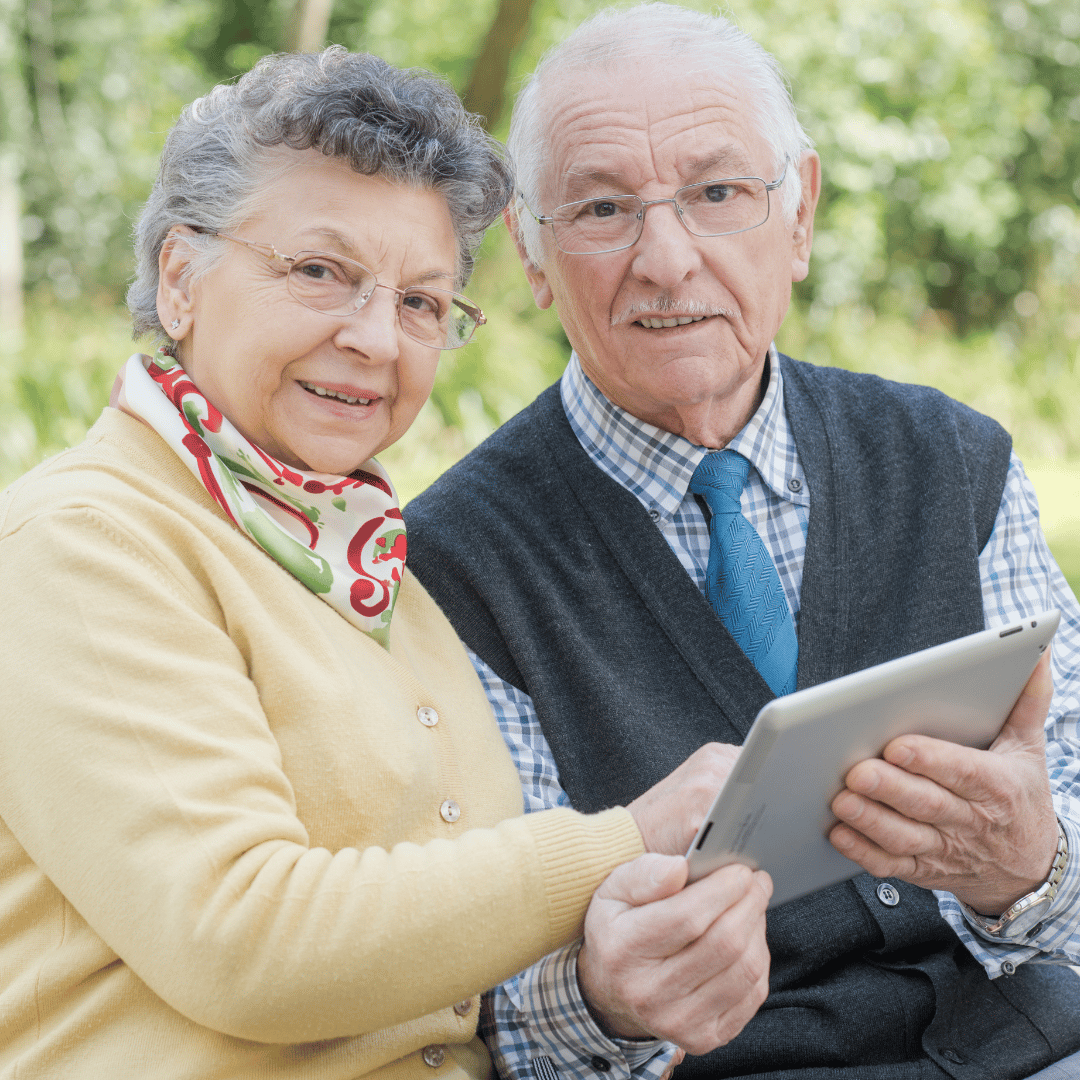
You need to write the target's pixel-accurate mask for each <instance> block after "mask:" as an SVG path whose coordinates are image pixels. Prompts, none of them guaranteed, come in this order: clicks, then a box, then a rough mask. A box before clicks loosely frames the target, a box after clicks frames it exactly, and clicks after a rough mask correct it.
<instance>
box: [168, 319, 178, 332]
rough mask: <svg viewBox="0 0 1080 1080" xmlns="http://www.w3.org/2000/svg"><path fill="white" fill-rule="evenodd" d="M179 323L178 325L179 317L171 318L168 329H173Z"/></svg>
mask: <svg viewBox="0 0 1080 1080" xmlns="http://www.w3.org/2000/svg"><path fill="white" fill-rule="evenodd" d="M179 325H180V320H179V319H173V321H172V323H171V325H170V326H169V329H170V330H175V329H176V328H177V327H178V326H179Z"/></svg>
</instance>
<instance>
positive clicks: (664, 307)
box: [611, 293, 736, 326]
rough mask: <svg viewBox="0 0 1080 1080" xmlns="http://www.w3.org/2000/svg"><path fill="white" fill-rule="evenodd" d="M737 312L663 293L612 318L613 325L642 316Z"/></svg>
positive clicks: (731, 314) (619, 324) (668, 316)
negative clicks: (677, 298) (675, 297)
mask: <svg viewBox="0 0 1080 1080" xmlns="http://www.w3.org/2000/svg"><path fill="white" fill-rule="evenodd" d="M735 314H736V312H734V311H732V310H731V309H730V308H725V307H720V306H719V305H717V304H706V303H703V302H702V301H700V300H675V299H673V298H672V297H670V296H668V295H666V294H665V293H661V294H660V295H659V296H657V297H656V298H655V299H653V300H639V301H637V302H636V303H634V304H631V305H630V306H629V307H627V308H624V309H623V310H622V311H620V312H619V313H618V314H617V315H614V316H613V317H612V319H611V325H612V326H621V325H622V324H623V323H628V322H633V321H634V320H635V319H639V318H641V316H643V315H644V316H648V317H652V318H661V319H663V318H677V317H678V316H680V315H686V316H689V317H692V318H696V317H697V316H709V315H724V316H726V317H728V318H732V317H733V316H734V315H735Z"/></svg>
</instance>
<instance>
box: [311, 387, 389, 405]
mask: <svg viewBox="0 0 1080 1080" xmlns="http://www.w3.org/2000/svg"><path fill="white" fill-rule="evenodd" d="M300 385H301V386H302V387H303V388H304V389H305V390H310V391H311V392H312V393H313V394H318V395H319V397H328V398H334V399H335V400H337V401H344V402H345V404H346V405H370V404H371V403H372V402H373V401H374V400H375V399H374V398H360V397H349V396H348V395H347V394H338V393H336V392H335V391H333V390H327V389H326V387H324V386H316V385H315V384H314V383H309V382H301V383H300Z"/></svg>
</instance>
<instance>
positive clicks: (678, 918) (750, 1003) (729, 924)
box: [578, 855, 772, 1054]
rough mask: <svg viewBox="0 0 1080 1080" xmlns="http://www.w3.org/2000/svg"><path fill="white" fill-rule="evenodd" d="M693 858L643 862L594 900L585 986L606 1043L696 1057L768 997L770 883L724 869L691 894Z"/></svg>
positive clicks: (617, 874)
mask: <svg viewBox="0 0 1080 1080" xmlns="http://www.w3.org/2000/svg"><path fill="white" fill-rule="evenodd" d="M686 875H687V863H686V860H685V859H682V858H674V857H671V856H663V855H642V856H641V857H640V858H638V859H635V860H634V861H633V862H629V863H625V864H624V865H622V866H620V867H618V868H617V869H616V870H614V871H613V872H612V873H611V875H610V876H609V877H608V878H607V880H606V881H604V882H603V883H602V884H601V886H600V887H599V888H598V889H597V890H596V893H595V894H594V895H593V898H592V903H591V904H590V905H589V910H588V913H587V914H586V916H585V943H584V945H582V947H581V952H580V953H579V954H578V983H579V984H580V986H581V991H582V994H583V996H584V997H585V1000H586V1002H587V1003H588V1005H589V1009H590V1012H592V1014H593V1017H594V1019H596V1021H597V1023H599V1025H600V1026H601V1028H603V1029H604V1031H605V1032H606V1033H607V1034H608V1035H614V1036H617V1037H622V1038H639V1037H648V1036H653V1037H655V1038H660V1039H669V1040H670V1041H672V1042H674V1043H676V1044H677V1045H678V1046H680V1047H682V1048H683V1049H685V1050H687V1051H689V1052H690V1053H691V1054H704V1053H708V1051H710V1050H713V1049H715V1048H716V1047H717V1046H723V1045H724V1044H725V1043H728V1042H730V1041H731V1040H732V1039H734V1038H735V1036H736V1035H738V1034H739V1032H740V1031H742V1029H743V1027H744V1026H745V1025H746V1023H747V1021H749V1020H750V1018H751V1017H752V1016H753V1015H754V1014H755V1013H756V1012H757V1010H758V1009H759V1008H760V1006H761V1003H762V1002H763V1001H764V1000H765V998H766V995H767V994H768V992H769V951H768V947H767V946H766V944H765V909H766V907H767V906H768V903H769V898H770V897H771V896H772V880H771V879H770V878H769V876H768V874H766V873H764V872H763V871H760V870H759V871H752V870H750V869H749V868H748V867H746V866H740V865H733V866H725V867H722V868H721V869H719V870H716V871H714V872H713V873H712V874H710V875H709V876H708V877H705V878H702V879H701V880H700V881H696V882H694V884H693V885H688V886H686V888H683V886H684V885H685V884H686Z"/></svg>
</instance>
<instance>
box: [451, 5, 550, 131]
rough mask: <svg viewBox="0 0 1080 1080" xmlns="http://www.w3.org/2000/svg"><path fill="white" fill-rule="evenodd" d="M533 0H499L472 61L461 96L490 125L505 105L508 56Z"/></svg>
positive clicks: (526, 23)
mask: <svg viewBox="0 0 1080 1080" xmlns="http://www.w3.org/2000/svg"><path fill="white" fill-rule="evenodd" d="M533 5H534V0H499V7H498V10H497V11H496V12H495V18H494V19H492V21H491V26H490V27H489V28H488V32H487V37H486V38H485V39H484V47H483V48H482V49H481V50H480V55H479V56H478V57H477V58H476V63H474V64H473V69H472V74H471V75H470V76H469V85H468V86H467V87H466V88H465V93H464V94H463V95H462V100H463V101H464V102H465V108H466V109H468V110H469V112H474V113H479V114H480V115H481V116H482V117H484V119H485V120H486V121H487V126H488V129H489V130H490V129H491V128H493V127H494V126H495V125H496V124H497V123H498V122H499V118H500V117H501V116H502V112H503V108H504V107H505V105H506V79H507V76H508V75H509V74H510V60H511V58H512V57H513V55H514V52H515V51H516V50H517V47H518V46H519V45H520V44H521V43H522V41H523V40H524V39H525V32H526V31H527V30H528V29H529V17H530V16H531V15H532V9H533Z"/></svg>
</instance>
